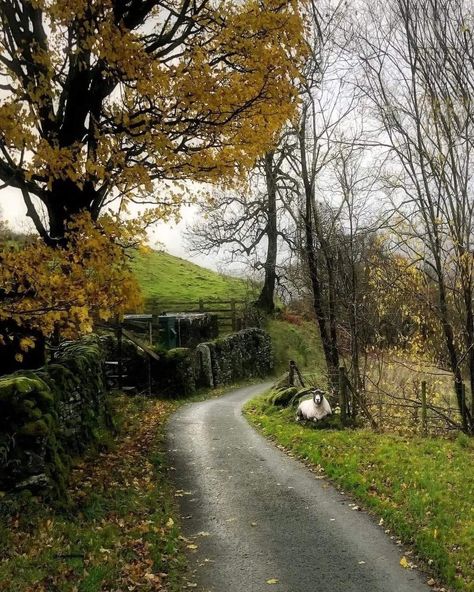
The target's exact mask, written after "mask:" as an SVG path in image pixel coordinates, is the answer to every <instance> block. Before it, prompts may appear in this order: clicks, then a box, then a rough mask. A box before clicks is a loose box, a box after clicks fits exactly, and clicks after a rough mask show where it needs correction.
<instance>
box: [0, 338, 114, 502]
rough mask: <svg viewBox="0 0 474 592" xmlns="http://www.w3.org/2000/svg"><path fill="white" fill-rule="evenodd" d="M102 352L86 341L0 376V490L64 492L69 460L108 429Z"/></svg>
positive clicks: (109, 421)
mask: <svg viewBox="0 0 474 592" xmlns="http://www.w3.org/2000/svg"><path fill="white" fill-rule="evenodd" d="M105 394H106V389H105V384H104V375H103V366H102V351H101V347H100V344H99V341H98V340H97V339H96V338H94V337H89V338H87V339H84V340H82V341H79V342H74V343H65V344H63V345H62V346H61V347H60V348H59V350H58V352H57V353H56V355H55V360H54V363H52V364H49V365H47V366H44V367H43V368H40V369H39V370H34V371H33V370H25V371H19V372H16V373H14V374H12V375H9V376H4V377H2V378H0V490H7V491H8V490H20V489H32V490H38V489H47V490H49V491H50V492H52V493H56V494H61V493H63V492H64V487H65V483H66V480H67V476H68V473H69V469H70V461H71V456H73V455H77V454H80V453H81V452H83V451H84V449H85V447H86V446H87V445H88V443H90V442H91V441H93V440H94V438H95V434H96V432H97V430H98V429H99V428H101V427H102V426H104V425H109V426H110V425H111V420H110V415H109V413H108V409H107V401H106V397H105Z"/></svg>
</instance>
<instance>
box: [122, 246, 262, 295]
mask: <svg viewBox="0 0 474 592" xmlns="http://www.w3.org/2000/svg"><path fill="white" fill-rule="evenodd" d="M133 269H134V271H135V274H136V275H137V278H138V282H139V284H140V287H141V289H142V292H143V297H144V298H145V299H147V298H160V299H163V300H198V299H200V298H203V299H204V300H213V299H224V300H230V299H232V298H235V299H239V300H240V299H244V298H247V297H250V296H252V295H254V294H255V286H252V285H251V284H250V282H249V281H247V280H243V279H239V278H233V277H230V276H226V275H222V274H220V273H217V272H215V271H212V270H210V269H206V268H205V267H200V266H199V265H196V264H195V263H191V262H190V261H186V260H184V259H180V258H179V257H174V256H173V255H169V254H168V253H165V252H164V251H150V252H149V253H146V254H143V253H137V254H136V255H135V257H134V261H133Z"/></svg>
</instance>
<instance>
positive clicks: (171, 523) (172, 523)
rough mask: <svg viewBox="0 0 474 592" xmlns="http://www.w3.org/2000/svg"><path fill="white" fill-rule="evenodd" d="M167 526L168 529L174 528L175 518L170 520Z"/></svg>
mask: <svg viewBox="0 0 474 592" xmlns="http://www.w3.org/2000/svg"><path fill="white" fill-rule="evenodd" d="M166 526H167V527H168V528H171V527H172V526H174V520H173V518H168V522H167V523H166Z"/></svg>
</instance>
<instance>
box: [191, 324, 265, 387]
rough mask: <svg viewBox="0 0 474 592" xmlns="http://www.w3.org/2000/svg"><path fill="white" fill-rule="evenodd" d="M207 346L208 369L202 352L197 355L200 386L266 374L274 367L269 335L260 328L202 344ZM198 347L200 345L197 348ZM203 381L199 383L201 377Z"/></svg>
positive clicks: (217, 384) (196, 364)
mask: <svg viewBox="0 0 474 592" xmlns="http://www.w3.org/2000/svg"><path fill="white" fill-rule="evenodd" d="M203 346H205V347H206V348H207V349H208V350H209V354H210V365H211V371H212V372H211V373H209V370H208V368H207V367H205V366H204V365H206V366H207V365H208V364H209V361H208V358H206V357H205V356H203V355H199V356H196V359H195V376H196V377H197V382H198V385H199V386H211V385H210V384H209V381H210V376H212V385H213V386H219V385H222V384H229V383H232V382H236V381H237V380H242V379H243V378H252V377H254V376H266V375H267V374H269V373H270V372H271V371H272V370H273V354H272V344H271V339H270V336H269V335H268V333H267V332H266V331H264V330H263V329H255V328H254V329H243V330H242V331H239V332H237V333H232V334H230V335H226V336H225V337H221V338H219V339H216V340H215V341H210V342H208V343H204V344H201V345H200V346H199V347H201V348H202V347H203ZM198 349H199V348H198ZM202 380H205V381H206V382H204V383H201V382H200V381H202Z"/></svg>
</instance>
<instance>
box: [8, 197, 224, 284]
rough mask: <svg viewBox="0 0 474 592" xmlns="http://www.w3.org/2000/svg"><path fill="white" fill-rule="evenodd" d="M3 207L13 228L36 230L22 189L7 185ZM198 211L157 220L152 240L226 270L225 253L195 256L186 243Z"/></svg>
mask: <svg viewBox="0 0 474 592" xmlns="http://www.w3.org/2000/svg"><path fill="white" fill-rule="evenodd" d="M0 211H1V217H2V218H4V219H6V220H7V221H8V223H9V225H10V226H11V227H12V228H14V229H17V230H27V229H29V230H34V227H33V224H32V223H31V221H30V220H29V218H27V217H26V207H25V204H24V202H23V199H22V197H21V194H20V192H19V191H18V190H16V189H13V188H10V187H7V188H5V189H2V190H1V191H0ZM195 215H196V210H195V208H193V207H188V208H183V210H182V220H181V222H180V223H179V224H171V223H167V224H164V223H157V224H155V225H154V226H153V227H152V228H151V229H150V232H149V233H148V235H149V243H150V245H151V246H152V247H153V248H160V247H159V245H158V242H161V243H162V244H163V246H164V250H165V251H167V252H168V253H171V254H172V255H176V256H177V257H183V258H184V259H189V260H190V261H193V262H194V263H197V264H198V265H202V266H204V267H209V268H211V269H215V270H217V271H223V269H222V265H223V263H222V261H223V259H224V257H223V256H222V257H219V256H216V255H210V256H207V257H206V256H204V255H195V256H192V255H191V254H190V253H189V249H188V248H187V247H186V245H185V242H184V239H183V233H184V230H185V228H186V224H189V222H190V221H191V220H192V219H193V217H194V216H195ZM226 272H227V273H229V269H226ZM234 272H235V270H234Z"/></svg>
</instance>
